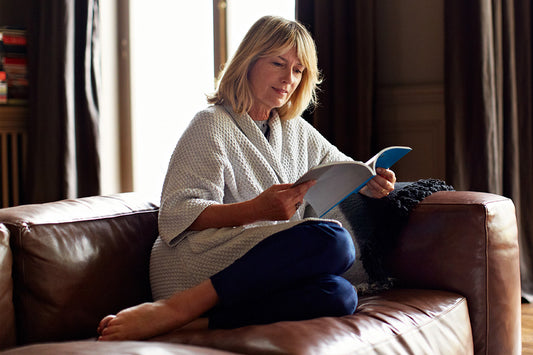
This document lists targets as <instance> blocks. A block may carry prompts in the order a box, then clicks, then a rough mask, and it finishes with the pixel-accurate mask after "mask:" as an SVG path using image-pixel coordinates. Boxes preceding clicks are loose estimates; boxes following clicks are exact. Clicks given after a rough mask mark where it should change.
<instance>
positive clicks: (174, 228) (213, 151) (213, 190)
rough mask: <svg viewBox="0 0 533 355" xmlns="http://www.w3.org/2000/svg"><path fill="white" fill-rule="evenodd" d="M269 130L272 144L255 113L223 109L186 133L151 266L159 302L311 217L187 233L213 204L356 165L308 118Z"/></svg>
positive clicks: (167, 186)
mask: <svg viewBox="0 0 533 355" xmlns="http://www.w3.org/2000/svg"><path fill="white" fill-rule="evenodd" d="M269 127H270V135H269V139H268V140H267V139H266V138H265V136H264V135H263V133H262V132H261V130H260V129H259V128H258V127H257V125H256V124H255V123H254V121H253V120H252V119H251V118H250V116H248V115H247V114H244V115H237V114H235V113H234V112H233V111H232V110H231V108H229V107H223V106H219V105H215V106H210V107H208V108H207V109H206V110H204V111H201V112H199V113H198V114H197V115H196V116H195V117H194V118H193V120H192V121H191V123H190V125H189V127H188V128H187V130H186V131H185V132H184V133H183V135H182V137H181V138H180V140H179V141H178V144H177V145H176V148H175V150H174V153H173V155H172V157H171V160H170V163H169V167H168V172H167V176H166V179H165V182H164V186H163V192H162V196H161V206H160V213H159V233H160V237H159V238H158V239H157V241H156V243H155V244H154V247H153V250H152V257H151V262H150V277H151V284H152V292H153V296H154V298H155V299H160V298H165V297H168V296H170V295H171V294H173V293H174V292H176V291H180V290H184V289H187V288H189V287H192V286H194V285H196V284H198V283H199V282H201V281H203V280H205V279H206V278H208V277H209V276H211V275H213V274H214V273H216V272H218V271H219V270H222V269H223V268H225V267H226V266H228V265H230V264H231V263H232V262H233V261H234V260H236V259H237V258H239V257H240V256H242V255H244V253H246V252H247V251H248V250H250V249H251V248H252V247H253V246H255V245H256V244H257V243H259V242H260V241H261V240H263V239H264V238H266V237H268V236H270V235H272V234H274V233H276V232H278V231H281V230H284V229H286V228H290V227H292V226H293V225H295V224H297V223H301V221H302V220H303V219H304V218H305V217H306V216H305V206H302V207H300V209H299V210H298V211H297V213H296V214H295V215H294V216H293V218H292V219H291V221H279V222H261V223H255V224H253V225H246V226H240V227H234V228H220V229H215V228H211V229H207V230H203V231H200V232H193V231H187V228H188V227H189V226H190V225H191V223H192V222H194V220H195V219H196V218H197V217H198V215H199V214H200V213H201V212H202V211H203V210H204V209H205V208H206V207H207V206H209V205H211V204H215V203H216V204H220V203H234V202H241V201H246V200H250V199H252V198H254V197H256V196H257V195H259V194H260V193H261V192H262V191H264V190H266V189H267V188H269V187H270V186H272V185H273V184H280V183H292V182H294V181H296V180H297V178H299V177H300V176H301V175H303V174H304V173H305V172H306V171H307V170H309V168H311V167H313V166H315V165H318V164H321V163H326V162H332V161H341V160H352V159H350V158H349V157H347V156H346V155H344V154H342V153H341V152H340V151H339V150H338V149H337V148H336V147H335V146H333V145H332V144H330V143H329V142H328V141H327V140H326V139H325V138H324V137H322V136H321V135H320V133H318V131H316V129H315V128H313V127H312V126H311V125H310V124H309V123H307V122H306V121H305V120H303V119H302V118H300V117H298V118H294V119H291V120H286V121H281V120H280V118H279V116H277V114H275V115H274V116H273V117H271V118H270V119H269Z"/></svg>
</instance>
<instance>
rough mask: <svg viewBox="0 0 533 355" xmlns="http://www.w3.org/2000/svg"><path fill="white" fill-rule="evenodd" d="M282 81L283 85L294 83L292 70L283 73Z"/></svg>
mask: <svg viewBox="0 0 533 355" xmlns="http://www.w3.org/2000/svg"><path fill="white" fill-rule="evenodd" d="M282 81H283V82H284V83H292V82H293V81H294V75H293V72H292V69H289V70H284V71H283V76H282Z"/></svg>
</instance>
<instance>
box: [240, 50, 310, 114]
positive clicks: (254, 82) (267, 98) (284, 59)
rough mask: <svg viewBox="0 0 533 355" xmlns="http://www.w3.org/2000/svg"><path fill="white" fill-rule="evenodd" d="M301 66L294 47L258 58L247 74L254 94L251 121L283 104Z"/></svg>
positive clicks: (301, 70)
mask: <svg viewBox="0 0 533 355" xmlns="http://www.w3.org/2000/svg"><path fill="white" fill-rule="evenodd" d="M304 69H305V67H304V66H303V65H302V63H300V60H299V59H298V56H297V55H296V48H292V49H290V50H288V51H287V52H285V53H282V54H280V55H276V56H271V57H265V58H260V59H258V60H257V61H256V62H255V64H254V65H253V66H252V69H251V70H250V73H249V74H248V80H249V81H250V86H251V89H252V94H253V96H254V103H253V106H252V109H251V110H250V112H249V114H250V116H251V117H252V118H253V119H255V120H263V119H267V118H268V117H269V115H270V111H271V110H272V109H273V108H276V107H281V106H283V105H284V104H285V103H286V102H287V101H288V100H289V98H290V97H291V95H292V93H293V92H294V90H296V88H297V87H298V85H299V84H300V81H301V80H302V73H303V71H304Z"/></svg>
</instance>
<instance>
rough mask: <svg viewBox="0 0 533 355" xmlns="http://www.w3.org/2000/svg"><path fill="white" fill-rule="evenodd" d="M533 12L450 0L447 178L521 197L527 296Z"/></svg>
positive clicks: (487, 0)
mask: <svg viewBox="0 0 533 355" xmlns="http://www.w3.org/2000/svg"><path fill="white" fill-rule="evenodd" d="M531 19H532V5H531V1H523V0H514V1H513V0H471V1H470V0H469V1H464V0H447V1H445V23H446V25H445V27H446V28H445V34H446V43H445V53H446V54H445V56H446V68H445V71H446V121H447V132H446V137H447V138H446V139H447V166H446V171H447V181H448V182H449V183H451V184H453V185H454V187H455V188H457V189H462V190H477V191H487V192H492V193H496V194H501V195H504V196H507V197H509V198H511V199H512V200H513V202H514V204H515V206H516V211H517V220H518V229H519V242H520V258H521V276H522V293H523V295H524V296H532V295H533V218H532V217H531V211H532V210H533V185H532V181H533V180H532V176H533V124H532V121H533V112H532V102H533V92H532V79H533V77H532V66H533V62H532V52H531V48H532V23H531Z"/></svg>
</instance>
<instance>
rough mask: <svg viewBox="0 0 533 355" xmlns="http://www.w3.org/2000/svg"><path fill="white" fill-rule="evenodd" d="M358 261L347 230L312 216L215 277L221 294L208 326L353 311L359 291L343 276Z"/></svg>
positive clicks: (270, 321) (300, 318)
mask: <svg viewBox="0 0 533 355" xmlns="http://www.w3.org/2000/svg"><path fill="white" fill-rule="evenodd" d="M354 260H355V248H354V245H353V241H352V238H351V236H350V234H349V233H348V231H346V230H345V229H344V228H342V227H340V226H339V225H338V224H336V223H332V222H323V221H312V222H304V223H301V224H299V225H296V226H295V227H293V228H290V229H287V230H284V231H281V232H279V233H276V234H274V235H272V236H270V237H268V238H266V239H265V240H263V241H262V242H260V243H258V244H257V245H256V246H255V247H253V248H252V249H251V250H250V251H249V252H248V253H246V254H245V255H244V256H243V257H242V258H240V259H238V260H236V261H235V262H234V263H233V264H231V265H230V266H228V267H227V268H226V269H224V270H222V271H220V272H219V273H217V274H215V275H213V276H212V277H211V282H212V283H213V286H214V288H215V290H216V292H217V294H218V297H219V299H220V302H219V304H218V305H217V306H216V307H215V308H214V309H212V310H211V311H210V312H209V314H208V316H209V327H210V328H236V327H241V326H245V325H250V324H266V323H272V322H277V321H283V320H303V319H310V318H316V317H324V316H343V315H347V314H352V313H353V312H354V311H355V308H356V306H357V301H358V300H357V293H356V291H355V289H354V288H353V286H352V285H351V284H350V283H349V282H348V281H347V280H345V279H344V278H342V277H341V276H339V275H341V274H342V273H344V272H345V271H346V270H347V269H348V268H349V267H350V266H351V265H352V264H353V262H354Z"/></svg>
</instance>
